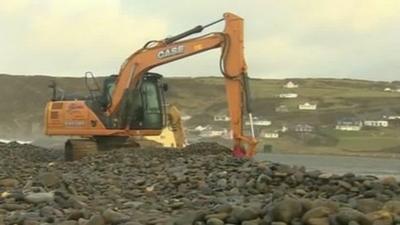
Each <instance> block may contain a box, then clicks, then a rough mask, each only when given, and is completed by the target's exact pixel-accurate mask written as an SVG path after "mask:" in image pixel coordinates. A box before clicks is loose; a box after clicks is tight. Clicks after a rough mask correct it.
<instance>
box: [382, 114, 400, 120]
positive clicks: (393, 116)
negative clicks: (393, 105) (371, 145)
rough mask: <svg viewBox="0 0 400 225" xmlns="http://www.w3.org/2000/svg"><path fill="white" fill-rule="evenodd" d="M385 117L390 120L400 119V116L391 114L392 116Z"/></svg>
mask: <svg viewBox="0 0 400 225" xmlns="http://www.w3.org/2000/svg"><path fill="white" fill-rule="evenodd" d="M383 118H387V119H388V120H399V119H400V116H396V115H391V116H384V117H383Z"/></svg>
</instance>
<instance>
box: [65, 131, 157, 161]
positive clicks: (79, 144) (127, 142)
mask: <svg viewBox="0 0 400 225" xmlns="http://www.w3.org/2000/svg"><path fill="white" fill-rule="evenodd" d="M140 147H144V148H148V147H163V145H162V144H160V143H158V142H155V141H152V140H147V139H144V138H138V139H134V138H118V137H103V138H99V137H97V138H94V139H69V140H68V141H67V142H66V143H65V152H64V154H65V161H74V160H80V159H82V158H83V157H86V156H88V155H93V154H97V153H98V152H101V151H108V150H112V149H118V148H140Z"/></svg>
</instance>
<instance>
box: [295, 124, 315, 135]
mask: <svg viewBox="0 0 400 225" xmlns="http://www.w3.org/2000/svg"><path fill="white" fill-rule="evenodd" d="M294 131H296V132H297V133H311V132H313V131H314V127H313V126H311V125H309V124H307V123H299V124H297V125H296V126H295V127H294Z"/></svg>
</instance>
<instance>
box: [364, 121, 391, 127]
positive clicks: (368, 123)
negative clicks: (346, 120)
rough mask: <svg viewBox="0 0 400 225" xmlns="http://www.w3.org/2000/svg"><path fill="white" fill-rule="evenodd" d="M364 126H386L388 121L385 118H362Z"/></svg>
mask: <svg viewBox="0 0 400 225" xmlns="http://www.w3.org/2000/svg"><path fill="white" fill-rule="evenodd" d="M364 126H366V127H388V126H389V121H387V120H364Z"/></svg>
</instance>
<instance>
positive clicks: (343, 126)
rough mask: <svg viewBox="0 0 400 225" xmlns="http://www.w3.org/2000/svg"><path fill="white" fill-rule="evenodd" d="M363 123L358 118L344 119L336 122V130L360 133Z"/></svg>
mask: <svg viewBox="0 0 400 225" xmlns="http://www.w3.org/2000/svg"><path fill="white" fill-rule="evenodd" d="M362 127H363V122H362V121H361V120H360V119H357V118H342V119H339V120H337V121H336V130H344V131H359V130H361V128H362Z"/></svg>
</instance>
